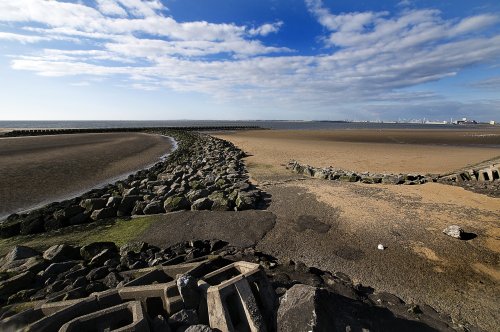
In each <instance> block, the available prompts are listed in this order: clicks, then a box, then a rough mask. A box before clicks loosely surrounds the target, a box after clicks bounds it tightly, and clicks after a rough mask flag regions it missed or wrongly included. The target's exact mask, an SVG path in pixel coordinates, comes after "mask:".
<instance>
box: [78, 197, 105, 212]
mask: <svg viewBox="0 0 500 332" xmlns="http://www.w3.org/2000/svg"><path fill="white" fill-rule="evenodd" d="M106 203H108V199H107V198H88V199H84V200H82V201H81V202H80V206H81V207H82V208H84V209H85V210H86V211H94V210H100V209H103V208H105V207H106Z"/></svg>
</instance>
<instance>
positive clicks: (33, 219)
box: [20, 214, 45, 235]
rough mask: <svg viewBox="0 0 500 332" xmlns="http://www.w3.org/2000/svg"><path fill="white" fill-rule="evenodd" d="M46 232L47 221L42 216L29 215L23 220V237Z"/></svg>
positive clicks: (21, 230)
mask: <svg viewBox="0 0 500 332" xmlns="http://www.w3.org/2000/svg"><path fill="white" fill-rule="evenodd" d="M43 231H45V220H44V218H43V216H42V215H39V214H28V215H27V216H26V217H24V218H22V219H21V229H20V233H21V235H28V234H37V233H42V232H43Z"/></svg>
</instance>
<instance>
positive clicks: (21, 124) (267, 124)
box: [0, 120, 491, 130]
mask: <svg viewBox="0 0 500 332" xmlns="http://www.w3.org/2000/svg"><path fill="white" fill-rule="evenodd" d="M196 126H200V127H204V126H259V127H262V128H268V129H278V130H279V129H282V130H289V129H295V130H308V129H309V130H313V129H318V130H328V129H332V130H334V129H449V130H453V129H464V125H453V124H425V123H387V122H345V121H278V120H274V121H268V120H262V121H255V120H254V121H221V120H165V121H159V120H155V121H0V128H8V129H21V128H24V129H30V128H85V129H87V128H92V129H100V128H138V127H140V128H143V127H196ZM467 126H473V127H474V129H481V128H491V127H490V126H489V125H467Z"/></svg>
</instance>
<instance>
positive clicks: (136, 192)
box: [123, 187, 140, 197]
mask: <svg viewBox="0 0 500 332" xmlns="http://www.w3.org/2000/svg"><path fill="white" fill-rule="evenodd" d="M139 194H140V191H139V189H137V188H135V187H134V188H130V189H126V190H124V191H123V197H127V196H136V195H139Z"/></svg>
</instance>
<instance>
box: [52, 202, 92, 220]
mask: <svg viewBox="0 0 500 332" xmlns="http://www.w3.org/2000/svg"><path fill="white" fill-rule="evenodd" d="M83 211H85V209H84V208H83V207H81V206H79V205H71V206H69V207H67V208H64V209H61V210H57V211H56V212H54V214H53V216H54V219H56V220H58V221H61V220H68V219H69V218H71V217H74V216H76V215H77V214H80V213H82V212H83Z"/></svg>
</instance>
